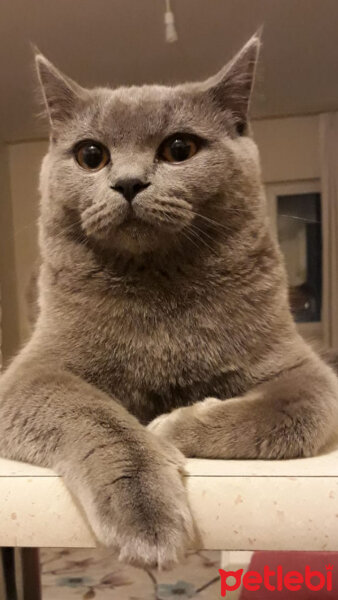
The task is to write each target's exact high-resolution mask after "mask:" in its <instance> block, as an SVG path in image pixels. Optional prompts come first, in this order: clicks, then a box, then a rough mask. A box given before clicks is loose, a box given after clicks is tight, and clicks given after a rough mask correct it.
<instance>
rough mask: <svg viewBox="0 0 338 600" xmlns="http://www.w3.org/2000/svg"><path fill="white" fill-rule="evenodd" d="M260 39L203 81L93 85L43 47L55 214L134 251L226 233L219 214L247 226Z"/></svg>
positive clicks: (230, 223)
mask: <svg viewBox="0 0 338 600" xmlns="http://www.w3.org/2000/svg"><path fill="white" fill-rule="evenodd" d="M259 46H260V39H259V36H258V35H254V36H253V37H252V38H251V39H250V40H249V42H248V43H247V44H246V45H245V46H244V47H243V48H242V50H241V51H240V52H239V53H238V54H237V55H236V56H235V58H234V59H233V60H232V61H230V62H229V63H228V64H227V65H226V66H225V67H224V68H223V69H222V70H221V71H220V72H219V73H218V74H217V75H216V76H214V77H212V78H210V79H208V80H206V81H204V82H202V83H187V84H182V85H178V86H173V87H169V86H159V85H144V86H140V87H136V86H135V87H121V88H118V89H109V88H95V89H91V90H88V89H84V88H82V87H80V86H79V85H78V84H76V83H75V82H73V81H72V80H70V79H69V78H68V77H66V76H64V75H63V74H61V73H60V72H59V71H58V70H57V69H56V68H55V67H54V66H53V65H52V64H51V63H50V62H49V61H48V60H47V59H46V58H44V57H43V56H42V55H41V54H38V55H37V56H36V64H37V69H38V74H39V78H40V82H41V85H42V89H43V94H44V99H45V103H46V107H47V111H48V116H49V121H50V128H51V136H50V148H49V152H48V155H47V157H46V159H45V162H44V167H43V170H42V179H43V181H42V189H43V207H44V208H45V214H46V215H49V216H50V215H52V216H53V219H54V220H55V219H56V220H58V221H59V227H61V228H62V226H63V225H64V223H66V222H67V223H68V221H69V219H68V221H67V219H63V217H64V216H65V215H68V216H69V215H71V219H73V220H74V221H76V225H77V226H78V227H80V228H81V230H82V234H83V235H84V236H86V237H87V238H89V239H92V240H94V241H95V242H96V244H98V245H100V244H102V246H105V247H108V248H109V247H112V248H117V249H118V250H120V251H124V250H126V251H129V252H133V253H139V252H144V251H151V250H154V249H158V248H159V247H160V246H161V245H165V246H168V245H169V246H170V244H176V243H177V241H178V239H190V240H191V241H193V240H194V239H195V240H197V239H200V238H201V235H202V234H201V232H205V231H206V230H208V229H209V233H208V235H209V237H210V235H211V236H212V235H213V234H215V235H216V233H217V227H216V225H215V223H216V224H217V223H222V227H223V229H219V230H218V231H219V232H220V231H222V235H225V233H226V231H227V230H228V231H230V230H234V229H236V228H237V230H238V231H239V230H240V228H241V227H242V225H243V220H250V219H252V218H253V215H254V214H255V212H256V211H257V206H256V201H255V198H256V196H257V198H258V196H259V191H258V190H259V189H260V187H259V186H260V183H259V182H260V173H259V160H258V153H257V150H256V146H255V144H254V142H253V141H252V140H251V138H250V137H249V135H248V106H249V101H250V95H251V90H252V85H253V78H254V72H255V65H256V61H257V55H258V50H259ZM249 197H250V200H249ZM257 203H258V200H257ZM67 226H68V225H67ZM213 228H214V229H213ZM206 239H207V238H206Z"/></svg>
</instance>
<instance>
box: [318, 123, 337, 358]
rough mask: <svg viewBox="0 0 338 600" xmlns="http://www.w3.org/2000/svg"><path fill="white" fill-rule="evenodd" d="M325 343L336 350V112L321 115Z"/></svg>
mask: <svg viewBox="0 0 338 600" xmlns="http://www.w3.org/2000/svg"><path fill="white" fill-rule="evenodd" d="M319 140H320V162H321V182H322V221H323V327H324V340H325V343H326V344H327V345H328V346H329V347H330V348H334V349H335V350H338V112H331V113H324V114H322V115H320V126H319Z"/></svg>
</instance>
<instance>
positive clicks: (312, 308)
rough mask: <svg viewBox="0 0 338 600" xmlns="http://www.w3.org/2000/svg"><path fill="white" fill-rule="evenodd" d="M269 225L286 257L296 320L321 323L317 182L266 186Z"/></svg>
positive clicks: (320, 262)
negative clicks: (270, 223) (270, 224)
mask: <svg viewBox="0 0 338 600" xmlns="http://www.w3.org/2000/svg"><path fill="white" fill-rule="evenodd" d="M267 197H268V203H269V212H270V216H271V221H272V227H273V230H274V233H275V235H276V237H277V238H278V241H279V244H280V248H281V250H282V253H283V255H284V258H285V265H286V270H287V273H288V279H289V295H290V296H289V297H290V307H291V311H292V313H293V315H294V318H295V321H296V322H297V323H314V324H315V323H318V324H319V323H320V322H321V306H322V225H321V194H320V183H319V182H318V181H304V182H301V181H300V182H295V183H285V184H284V183H281V184H276V185H275V184H273V185H268V186H267Z"/></svg>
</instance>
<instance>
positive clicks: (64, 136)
mask: <svg viewBox="0 0 338 600" xmlns="http://www.w3.org/2000/svg"><path fill="white" fill-rule="evenodd" d="M258 47H259V39H258V37H257V36H254V37H253V38H252V39H251V40H250V41H249V42H248V44H247V45H246V46H245V47H244V49H243V50H242V51H241V52H240V53H239V55H237V57H235V59H234V60H233V61H232V62H231V63H229V65H228V66H227V67H225V69H223V70H222V71H221V73H219V74H218V75H217V76H216V77H214V78H212V79H210V80H208V81H207V82H204V83H202V84H184V85H179V86H176V87H165V86H143V87H131V88H120V89H117V90H110V89H101V88H97V89H94V90H85V89H83V88H80V86H78V85H77V84H75V83H74V82H72V81H71V80H69V79H68V78H65V77H64V76H63V75H61V74H60V73H59V72H58V71H57V70H56V69H55V67H53V66H52V65H51V64H50V63H49V62H48V61H47V60H46V59H45V58H43V57H41V56H38V57H37V66H38V71H39V76H40V80H41V83H42V85H43V90H44V95H45V101H46V104H47V109H48V114H49V118H50V123H51V142H50V147H49V151H48V154H47V156H46V157H45V159H44V161H43V165H42V170H41V217H40V249H41V255H42V267H41V274H40V279H39V307H40V313H39V317H38V321H37V324H36V327H35V330H34V333H33V335H32V338H31V340H30V341H29V343H28V344H27V346H26V347H25V348H24V349H23V350H22V351H21V352H20V354H19V355H18V356H17V358H16V359H15V360H14V361H13V363H12V365H11V366H10V367H9V369H8V370H7V372H6V373H5V374H4V376H3V377H2V379H1V388H0V389H1V404H0V417H1V418H0V450H1V453H2V455H3V456H7V457H9V458H14V459H19V460H26V461H30V462H33V463H36V464H40V465H45V466H50V467H53V468H54V469H56V471H57V472H58V473H60V474H61V475H63V476H64V477H65V481H66V483H67V485H68V486H69V488H70V489H71V490H72V491H73V493H74V494H75V495H77V496H78V498H79V499H80V501H81V503H82V505H83V507H84V509H85V511H86V513H87V515H88V518H89V520H90V522H91V524H92V527H93V529H94V531H95V533H96V534H97V536H98V537H99V539H100V540H101V541H103V542H104V543H107V544H113V545H115V546H118V548H119V549H120V556H121V558H122V559H124V560H128V561H130V562H135V563H146V564H162V565H163V564H168V563H170V562H171V561H173V560H175V559H176V558H177V555H178V553H179V552H180V551H181V550H182V549H184V546H185V544H186V543H187V542H189V540H191V538H192V536H193V525H192V522H191V517H190V513H189V508H188V505H187V500H186V497H185V490H184V485H183V483H182V479H181V469H182V464H183V458H182V455H181V454H180V452H179V451H178V450H177V449H176V448H175V447H174V446H172V445H171V444H174V445H175V446H176V447H177V448H179V449H180V450H182V451H183V452H184V454H186V455H187V456H202V457H213V458H291V457H297V456H311V455H313V454H316V453H317V452H319V451H320V450H321V449H322V448H323V447H324V446H325V444H326V443H328V442H329V441H330V439H331V438H332V437H333V436H334V434H335V433H336V429H337V416H338V411H337V405H338V382H337V378H336V376H335V374H334V373H333V371H332V370H331V368H330V367H329V366H327V365H326V364H325V363H324V362H323V361H322V360H321V359H320V358H319V357H318V356H317V355H316V354H315V353H314V352H313V350H312V349H311V348H310V347H309V346H308V345H307V344H306V343H305V342H304V341H303V339H301V338H300V336H299V335H298V334H297V331H296V327H295V324H294V322H293V320H292V317H291V315H290V310H289V306H288V298H287V282H286V276H285V269H284V266H283V261H282V258H281V254H280V251H279V249H278V247H277V246H276V244H275V242H274V241H273V239H272V238H271V235H270V231H269V224H268V220H267V214H266V206H265V197H264V192H263V188H262V184H261V173H260V166H259V157H258V151H257V148H256V146H255V143H254V141H253V140H252V139H251V138H250V136H249V135H248V125H247V122H246V117H247V108H248V102H249V98H250V91H251V86H252V80H253V74H254V67H255V63H256V56H257V51H258ZM180 131H190V132H194V133H196V134H198V135H199V136H201V137H202V138H204V139H205V140H206V144H205V145H204V146H203V147H202V148H201V149H200V151H199V152H198V153H197V154H196V155H195V156H193V157H192V158H191V159H189V160H187V161H186V162H184V163H181V164H176V165H175V164H169V163H164V162H161V161H160V160H157V159H156V150H157V148H158V147H159V145H160V143H161V142H162V140H163V139H164V138H165V137H166V136H167V135H169V134H170V133H174V132H180ZM239 133H240V134H241V135H239ZM84 138H92V139H95V140H99V141H101V142H102V143H104V144H105V145H106V146H107V147H108V148H109V150H110V152H111V162H110V163H109V164H108V165H107V166H106V167H105V168H104V169H102V170H101V171H99V172H95V173H92V172H87V171H84V170H83V169H81V167H80V166H79V165H78V164H77V163H76V162H75V160H74V157H73V154H72V151H71V149H72V147H73V145H74V143H75V142H77V141H79V140H82V139H84ZM125 176H128V177H139V178H141V179H143V180H144V181H147V182H149V183H150V185H149V186H148V187H147V188H146V189H145V190H143V191H142V192H141V193H140V194H138V195H137V196H136V198H135V200H134V202H133V215H134V216H135V215H136V217H137V220H136V219H135V218H133V219H127V218H126V217H127V214H128V210H129V208H128V203H127V202H126V201H125V200H124V198H123V197H122V195H121V194H119V193H118V192H117V191H114V190H113V189H112V188H111V186H113V185H114V184H115V182H116V181H117V179H118V178H121V177H125ZM210 397H213V398H211V399H210ZM215 397H216V398H218V399H219V400H215ZM205 398H209V399H208V400H205ZM225 400H227V401H226V402H225ZM171 411H172V412H171ZM166 413H168V414H166ZM133 415H134V416H133ZM150 422H151V423H150ZM148 423H150V425H149V427H150V429H153V432H154V433H153V432H152V431H149V429H148V430H147V429H146V428H145V427H144V425H146V424H148ZM154 434H157V435H154ZM229 518H231V515H230V516H229Z"/></svg>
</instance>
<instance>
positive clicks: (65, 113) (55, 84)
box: [35, 53, 88, 129]
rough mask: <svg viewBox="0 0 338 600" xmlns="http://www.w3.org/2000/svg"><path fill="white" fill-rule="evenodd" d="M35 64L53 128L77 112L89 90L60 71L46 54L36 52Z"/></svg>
mask: <svg viewBox="0 0 338 600" xmlns="http://www.w3.org/2000/svg"><path fill="white" fill-rule="evenodd" d="M35 64H36V69H37V72H38V77H39V81H40V84H41V88H42V92H43V97H44V101H45V105H46V108H47V113H48V117H49V121H50V125H51V127H52V129H55V128H56V127H57V126H58V125H62V123H64V122H65V121H67V120H68V119H70V118H71V117H72V116H74V114H76V111H77V109H78V108H79V105H80V103H83V102H84V100H85V98H86V97H87V95H88V90H86V89H84V88H82V87H81V86H80V85H78V84H77V83H75V81H73V80H72V79H70V77H67V76H66V75H64V74H63V73H61V71H59V70H58V69H57V68H56V67H55V66H54V65H53V64H52V63H51V62H50V61H49V60H47V58H45V56H43V55H42V54H40V53H39V54H36V56H35Z"/></svg>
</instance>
